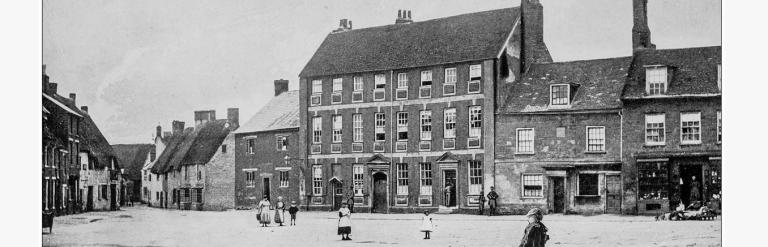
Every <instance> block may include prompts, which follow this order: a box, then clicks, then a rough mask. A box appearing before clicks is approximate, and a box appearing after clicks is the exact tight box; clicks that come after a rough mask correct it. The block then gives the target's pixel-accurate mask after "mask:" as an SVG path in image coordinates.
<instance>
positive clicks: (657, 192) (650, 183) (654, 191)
mask: <svg viewBox="0 0 768 247" xmlns="http://www.w3.org/2000/svg"><path fill="white" fill-rule="evenodd" d="M668 174H669V171H668V170H667V164H666V163H665V162H650V163H638V164H637V176H638V190H639V191H638V192H639V193H638V195H639V196H640V200H666V199H668V198H669V193H668V190H667V184H668V183H669V179H668Z"/></svg>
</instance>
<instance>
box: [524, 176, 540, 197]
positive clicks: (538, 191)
mask: <svg viewBox="0 0 768 247" xmlns="http://www.w3.org/2000/svg"><path fill="white" fill-rule="evenodd" d="M526 177H538V179H534V180H533V181H532V180H526V179H525V178H526ZM536 180H538V181H536ZM526 181H528V182H538V183H539V184H531V185H528V184H526ZM520 185H521V186H520V195H521V197H522V198H544V174H541V173H523V174H520ZM525 186H539V187H540V188H539V189H538V190H531V191H537V192H535V194H537V195H526V193H525V192H526V189H525Z"/></svg>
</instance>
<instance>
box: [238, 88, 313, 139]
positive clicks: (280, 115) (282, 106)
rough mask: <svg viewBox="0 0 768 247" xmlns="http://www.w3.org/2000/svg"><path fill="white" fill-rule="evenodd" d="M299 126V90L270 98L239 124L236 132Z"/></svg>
mask: <svg viewBox="0 0 768 247" xmlns="http://www.w3.org/2000/svg"><path fill="white" fill-rule="evenodd" d="M298 127H299V91H296V90H294V91H288V92H284V93H281V94H280V95H278V96H276V97H274V98H272V100H270V101H269V102H267V104H266V105H264V106H263V107H261V109H259V111H258V112H257V113H256V114H254V115H253V117H251V119H250V120H248V122H246V123H245V124H244V125H243V126H241V127H240V128H239V129H237V131H235V133H236V134H240V133H253V132H262V131H270V130H280V129H289V128H298Z"/></svg>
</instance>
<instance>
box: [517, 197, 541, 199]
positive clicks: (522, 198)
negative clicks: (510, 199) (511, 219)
mask: <svg viewBox="0 0 768 247" xmlns="http://www.w3.org/2000/svg"><path fill="white" fill-rule="evenodd" d="M520 199H544V197H543V196H523V197H520Z"/></svg>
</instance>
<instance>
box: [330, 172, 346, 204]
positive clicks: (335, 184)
mask: <svg viewBox="0 0 768 247" xmlns="http://www.w3.org/2000/svg"><path fill="white" fill-rule="evenodd" d="M330 183H331V189H332V192H333V210H334V211H335V210H339V208H341V202H342V201H344V187H343V184H342V183H341V181H339V179H338V178H336V177H334V178H331V181H330Z"/></svg>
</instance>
